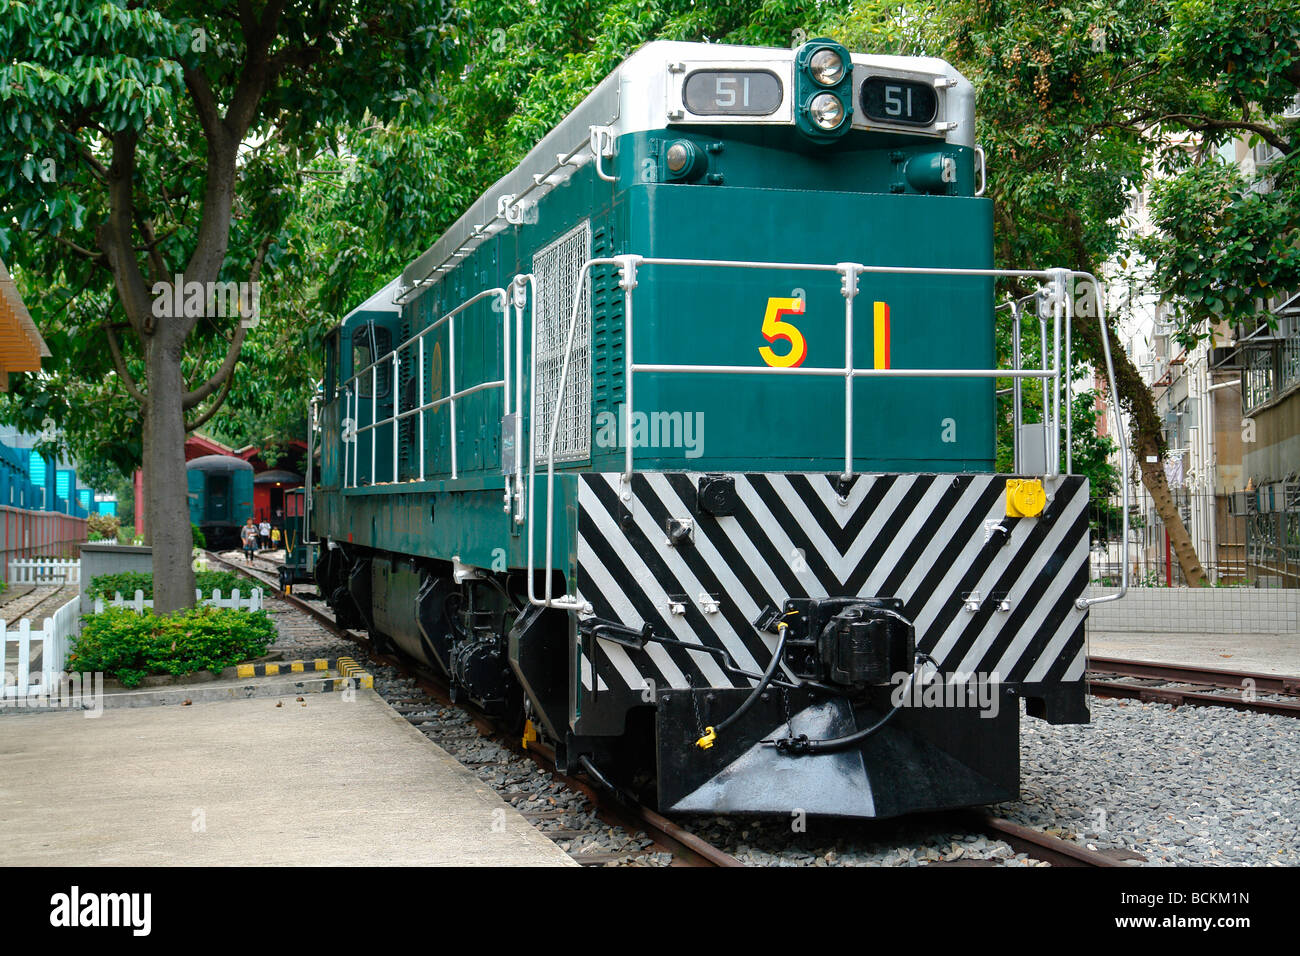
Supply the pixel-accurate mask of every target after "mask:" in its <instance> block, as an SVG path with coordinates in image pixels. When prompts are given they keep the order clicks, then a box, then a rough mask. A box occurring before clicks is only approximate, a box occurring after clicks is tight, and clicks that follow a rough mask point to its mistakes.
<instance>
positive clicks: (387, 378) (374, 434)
mask: <svg viewBox="0 0 1300 956" xmlns="http://www.w3.org/2000/svg"><path fill="white" fill-rule="evenodd" d="M392 351H393V333H392V330H390V329H388V328H386V327H385V326H383V325H380V324H378V323H377V322H373V321H371V322H366V323H364V324H363V325H359V326H356V327H355V328H353V330H352V369H353V375H355V376H356V383H355V385H356V388H355V392H354V398H353V410H354V412H355V416H354V417H355V421H356V429H357V431H356V443H355V445H354V446H353V447H354V449H355V451H356V456H357V457H356V463H355V474H356V483H357V484H358V485H367V484H374V483H376V482H381V481H393V480H395V479H394V473H393V467H394V461H393V429H394V428H395V423H393V422H387V423H384V424H380V425H378V427H369V426H372V425H375V423H376V422H384V420H385V419H387V418H390V417H391V416H392V414H393V359H392V354H391V353H392Z"/></svg>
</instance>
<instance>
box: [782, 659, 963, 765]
mask: <svg viewBox="0 0 1300 956" xmlns="http://www.w3.org/2000/svg"><path fill="white" fill-rule="evenodd" d="M926 661H929V662H930V663H931V664H934V658H932V657H931V656H930V655H929V654H926V653H924V652H922V651H917V653H916V667H915V668H913V670H912V673H911V675H910V676H909V677H908V678H907V684H906V685H904V687H903V693H901V694H900V695H899V696H898V701H899V702H898V703H897V704H895V705H894V706H893V707H891V708H890V709H889V713H887V714H885V716H884V717H881V718H880V719H879V720H878V721H876V722H875V723H874V724H872V725H871V726H870V727H864V728H862V729H861V730H856V731H854V732H853V733H851V734H846V735H845V736H843V737H833V738H830V739H828V740H809V739H808V735H807V734H800V735H799V736H798V737H782V738H780V739H779V740H772V741H764V743H768V744H769V745H771V746H773V747H775V748H776V749H777V751H778V752H780V753H783V754H787V755H788V756H792V757H800V756H804V755H807V754H833V753H839V752H840V751H841V750H848V749H849V748H850V747H855V746H857V745H858V744H860V743H862V742H863V741H864V740H866V739H867V738H868V737H872V736H875V734H876V733H878V732H879V731H880V729H881V728H882V727H884V726H885V724H887V723H889V722H890V720H892V719H893V717H894V715H895V714H897V713H898V712H899V711H900V710H901V709H902V707H903V701H904V700H906V699H907V695H908V694H909V693H911V690H912V685H913V684H914V683H915V682H916V677H917V675H918V674H920V673H921V668H922V666H924V664H925V662H926ZM935 666H938V665H935Z"/></svg>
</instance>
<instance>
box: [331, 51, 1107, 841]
mask: <svg viewBox="0 0 1300 956" xmlns="http://www.w3.org/2000/svg"><path fill="white" fill-rule="evenodd" d="M983 165H984V163H983V153H982V151H981V150H980V149H979V147H978V146H977V145H976V144H975V102H974V93H973V90H972V88H971V85H970V83H969V82H968V81H967V80H966V79H965V78H963V77H962V76H961V75H960V74H959V73H957V72H956V71H955V70H954V69H953V68H952V67H951V66H949V65H948V64H946V63H945V62H943V61H941V60H936V59H929V58H904V57H891V56H879V57H877V56H868V55H861V54H853V55H850V53H849V52H848V51H847V50H846V49H844V48H843V47H842V46H840V45H839V44H837V43H835V42H833V41H830V40H813V41H810V42H808V43H806V44H804V45H803V46H801V47H800V48H798V49H796V50H783V49H766V48H751V47H737V46H722V45H715V44H698V43H675V42H656V43H651V44H648V45H646V46H645V47H643V48H641V49H640V50H638V51H637V52H636V53H635V54H633V55H632V56H630V57H629V58H628V59H627V60H626V61H625V62H624V63H622V64H621V65H620V66H619V67H618V69H616V70H615V71H614V72H613V73H612V74H611V75H610V76H609V77H607V78H606V79H605V80H604V81H603V82H602V83H601V84H600V85H599V86H597V87H596V88H595V89H594V90H593V91H592V92H591V93H590V95H588V96H587V97H586V99H584V100H583V101H582V103H581V104H579V105H578V106H577V108H575V109H574V110H573V112H572V113H571V114H570V115H569V116H568V117H566V118H565V119H564V120H563V121H562V122H561V123H560V124H559V125H558V126H557V127H556V128H555V129H554V130H552V131H551V132H550V133H549V134H548V135H547V136H546V137H544V138H543V139H542V140H541V142H540V143H538V145H537V146H536V147H535V148H534V149H533V150H532V151H531V152H530V153H529V154H528V155H527V157H525V159H524V160H523V161H522V162H521V163H520V164H519V166H518V167H517V168H516V169H515V170H513V171H512V172H511V173H509V174H508V175H507V176H505V177H504V178H503V179H501V180H500V181H499V182H497V183H496V184H495V185H494V186H493V187H492V188H491V189H489V190H488V191H487V192H485V193H484V194H483V195H482V196H481V197H480V198H479V199H478V200H477V201H476V202H475V203H474V204H473V205H472V206H471V208H470V209H469V210H468V211H467V212H466V213H465V214H464V215H463V216H462V217H461V218H460V219H459V220H458V221H457V222H456V223H455V225H453V226H452V227H451V228H450V229H449V230H448V231H447V232H446V233H445V234H444V235H442V236H441V237H439V238H438V240H437V241H436V242H435V243H434V244H433V246H432V247H431V248H430V249H429V250H428V251H427V252H426V253H425V254H424V255H422V256H421V257H420V258H419V259H417V260H415V261H414V262H412V263H410V265H409V266H407V268H406V269H405V270H404V271H403V273H402V275H401V276H398V277H395V278H394V279H393V281H392V282H390V283H389V284H388V285H387V286H385V287H384V288H383V289H381V290H379V291H378V292H376V293H375V295H373V296H372V297H371V298H370V299H368V300H367V301H366V302H364V303H363V304H361V305H360V306H358V307H357V308H356V309H354V310H353V311H352V312H350V313H349V314H348V315H347V316H345V317H344V318H343V320H342V322H341V323H340V324H339V325H338V327H337V328H335V329H334V330H333V331H332V332H331V333H330V335H329V336H328V338H327V340H326V349H327V354H326V362H325V369H326V371H325V377H324V380H323V382H322V386H321V390H320V393H319V394H318V396H317V398H316V403H317V404H318V416H317V421H318V431H319V440H320V444H321V469H320V474H319V475H318V476H317V480H316V481H315V482H314V487H313V488H312V489H311V495H312V501H311V504H310V515H311V519H310V520H311V531H312V533H313V537H314V538H315V539H316V544H317V547H318V552H317V554H316V557H315V575H316V580H317V582H318V584H319V585H320V587H321V590H322V593H323V594H324V595H325V596H326V598H327V599H328V600H329V602H330V604H331V606H332V607H333V608H334V609H335V612H336V613H337V615H338V616H339V618H340V620H342V621H344V622H346V623H349V624H352V625H354V626H360V627H365V628H366V629H368V630H369V631H370V633H371V634H372V635H373V637H374V638H375V640H377V641H379V642H381V643H385V644H389V645H391V646H393V647H395V648H396V649H398V650H400V651H401V652H403V653H405V654H407V655H410V656H412V657H415V658H417V659H420V660H422V661H426V662H428V663H429V664H431V665H434V666H436V667H438V668H440V669H442V670H443V671H444V672H445V673H446V674H447V675H448V677H449V679H450V680H451V681H452V683H453V684H454V686H456V687H457V689H458V693H463V694H464V695H466V696H468V697H470V698H472V699H473V700H475V701H476V702H478V703H479V704H480V705H482V706H484V707H486V708H488V709H489V710H492V711H494V712H496V713H497V714H499V715H500V716H501V717H502V719H503V720H506V721H508V722H510V723H511V724H513V725H514V726H516V727H517V728H519V729H520V732H521V733H524V734H526V735H527V736H529V737H531V736H532V735H534V734H536V735H539V736H541V737H543V738H545V739H547V740H548V741H549V742H551V743H552V744H553V745H554V747H555V749H556V753H557V755H558V758H559V760H560V763H561V766H563V767H568V768H574V769H577V768H582V769H584V770H586V771H587V772H588V773H590V774H592V775H593V777H595V778H597V779H599V780H601V781H603V782H604V783H606V784H608V785H611V786H617V787H622V788H626V789H628V790H630V791H632V790H635V791H636V795H637V796H638V798H640V799H643V800H648V801H650V802H652V803H654V804H655V805H657V806H658V807H660V808H661V809H664V810H680V811H697V810H698V811H709V812H759V813H762V812H772V813H777V812H780V813H788V812H790V810H791V809H792V808H795V807H798V808H801V809H803V810H805V811H807V812H810V813H824V814H831V815H841V816H859V817H871V816H890V815H895V814H899V813H905V812H910V811H915V810H923V809H931V808H939V807H951V806H961V805H970V804H980V803H988V802H994V801H999V800H1004V799H1008V798H1011V797H1014V796H1015V795H1016V793H1017V789H1018V784H1019V769H1018V726H1019V720H1020V714H1021V703H1020V700H1021V698H1023V699H1024V700H1025V702H1026V703H1025V705H1024V706H1025V709H1026V710H1027V712H1028V713H1029V714H1030V715H1033V716H1036V717H1042V718H1045V719H1047V720H1049V721H1052V722H1057V723H1059V722H1078V721H1086V720H1087V717H1088V712H1087V708H1086V703H1085V699H1086V698H1085V689H1084V683H1083V675H1084V661H1085V654H1084V637H1083V624H1084V619H1085V617H1086V615H1087V606H1088V601H1087V600H1086V599H1085V597H1084V591H1085V588H1086V584H1087V558H1088V543H1089V542H1088V523H1087V514H1086V505H1087V501H1088V487H1087V481H1086V479H1085V478H1083V477H1080V476H1076V475H1073V474H1072V473H1071V468H1070V460H1069V438H1068V422H1067V423H1066V424H1065V429H1066V434H1065V435H1064V440H1063V436H1062V421H1061V419H1062V416H1061V415H1060V413H1059V409H1060V408H1061V407H1066V408H1068V407H1069V405H1068V403H1069V395H1070V383H1069V382H1068V380H1067V377H1066V376H1063V375H1061V374H1060V369H1061V368H1062V367H1063V363H1064V362H1065V361H1067V360H1068V350H1069V341H1070V322H1071V318H1072V314H1073V306H1074V298H1075V295H1076V291H1077V283H1078V282H1079V281H1090V278H1089V277H1082V276H1076V275H1075V274H1073V273H1068V272H1066V271H1064V270H1023V271H1014V272H1013V271H1011V270H997V269H995V268H994V262H993V250H992V239H993V227H992V207H991V202H990V201H989V200H988V199H985V198H983V197H982V196H981V193H982V192H983V186H984V169H983ZM1001 276H1017V277H1019V278H1020V280H1021V281H1022V282H1023V283H1025V284H1028V285H1030V286H1037V287H1038V288H1039V289H1040V294H1039V295H1038V297H1037V298H1038V301H1039V303H1040V308H1039V313H1038V316H1039V317H1038V321H1039V322H1040V324H1041V327H1042V328H1043V329H1044V330H1046V332H1047V335H1046V336H1045V338H1044V341H1049V342H1050V344H1051V346H1052V348H1051V349H1050V354H1049V353H1048V352H1045V353H1044V355H1043V361H1042V367H1027V366H1024V365H1023V364H1022V363H1020V361H1019V360H1018V359H1017V361H1016V363H1015V364H1014V366H1013V367H1012V368H1002V369H998V368H996V367H995V365H996V362H995V351H994V291H995V288H994V287H995V282H996V281H997V279H998V278H999V277H1001ZM1015 315H1016V328H1017V331H1018V330H1019V323H1020V312H1019V311H1017V312H1016V313H1015ZM1019 354H1020V351H1019V349H1017V350H1016V355H1017V356H1019ZM999 377H1001V378H1004V379H1013V380H1014V381H1015V382H1016V389H1015V393H1016V419H1017V424H1018V426H1021V427H1020V429H1019V431H1018V432H1017V449H1016V459H1017V463H1018V464H1017V473H1016V474H1014V475H1006V474H1003V475H999V474H996V473H995V405H996V401H997V398H996V395H995V379H997V378H999ZM1022 388H1033V389H1038V388H1041V389H1043V391H1044V395H1045V396H1046V397H1048V398H1049V401H1048V402H1046V403H1045V404H1046V405H1047V407H1048V408H1049V410H1051V411H1052V414H1050V415H1049V417H1048V420H1047V421H1045V422H1041V423H1034V424H1032V425H1030V424H1024V425H1022V424H1021V422H1020V418H1021V415H1020V402H1019V396H1020V394H1021V389H1022ZM1022 432H1023V434H1024V435H1025V440H1024V442H1023V443H1021V442H1020V435H1021V433H1022ZM1022 444H1023V447H1022ZM1062 459H1064V460H1062Z"/></svg>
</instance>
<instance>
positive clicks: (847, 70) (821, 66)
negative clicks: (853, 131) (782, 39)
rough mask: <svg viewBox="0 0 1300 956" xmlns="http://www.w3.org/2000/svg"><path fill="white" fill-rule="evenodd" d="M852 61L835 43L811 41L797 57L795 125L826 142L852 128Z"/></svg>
mask: <svg viewBox="0 0 1300 956" xmlns="http://www.w3.org/2000/svg"><path fill="white" fill-rule="evenodd" d="M852 64H853V60H852V58H851V57H850V56H849V51H848V50H846V49H845V48H844V47H843V46H841V45H840V44H838V43H836V42H835V41H834V40H826V39H818V40H810V41H808V42H807V43H805V44H804V45H803V46H802V47H800V49H799V52H798V54H797V55H796V56H795V104H796V116H795V125H796V126H798V127H799V129H800V130H802V131H803V132H804V134H806V135H807V136H810V137H811V138H813V139H816V140H820V141H822V142H826V141H828V140H832V139H838V138H839V137H840V136H842V135H843V134H844V133H845V132H847V131H848V129H849V127H850V126H851V125H852V117H851V115H850V111H851V109H852V107H851V104H852V102H853V66H852Z"/></svg>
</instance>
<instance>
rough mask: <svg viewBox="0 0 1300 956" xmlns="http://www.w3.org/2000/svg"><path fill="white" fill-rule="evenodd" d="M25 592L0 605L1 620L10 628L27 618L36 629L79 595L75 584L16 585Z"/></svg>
mask: <svg viewBox="0 0 1300 956" xmlns="http://www.w3.org/2000/svg"><path fill="white" fill-rule="evenodd" d="M16 588H22V589H23V590H22V591H20V592H19V593H17V594H14V595H12V596H11V597H10V598H9V600H7V601H5V602H4V604H2V605H0V620H2V621H5V622H6V623H7V624H9V625H10V626H12V625H16V624H17V623H18V622H19V621H20V620H22V619H23V618H27V619H28V620H29V621H31V622H32V624H33V625H34V626H36V627H40V625H41V622H42V620H44V619H45V618H47V617H52V616H53V615H54V612H55V611H57V610H58V609H59V608H61V607H62V606H63V605H64V604H66V603H67V602H68V601H71V600H72V599H73V598H74V597H76V596H77V595H78V593H79V588H78V587H77V585H75V584H36V585H26V584H24V585H16V586H15V589H16Z"/></svg>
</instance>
